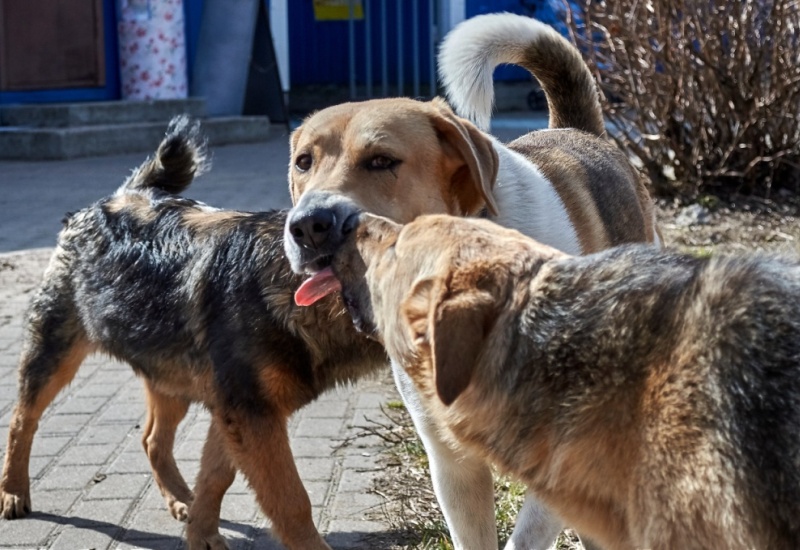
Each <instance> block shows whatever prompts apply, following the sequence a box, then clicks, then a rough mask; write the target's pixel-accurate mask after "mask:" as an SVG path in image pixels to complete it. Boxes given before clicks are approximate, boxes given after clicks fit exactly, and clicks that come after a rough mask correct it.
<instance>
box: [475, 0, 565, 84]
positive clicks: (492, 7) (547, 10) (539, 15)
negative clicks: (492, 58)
mask: <svg viewBox="0 0 800 550" xmlns="http://www.w3.org/2000/svg"><path fill="white" fill-rule="evenodd" d="M554 4H560V0H466V12H467V14H466V15H467V17H474V16H476V15H481V14H485V13H495V12H500V11H507V12H511V13H518V14H520V15H527V16H530V17H535V18H536V19H539V20H540V21H543V22H545V23H549V24H551V25H552V24H555V23H557V22H558V17H557V14H556V9H555V8H554V7H553V5H554ZM494 79H495V80H502V81H529V80H530V79H531V76H530V73H528V71H526V70H525V69H521V68H520V67H515V66H509V65H506V66H500V67H498V68H497V69H495V72H494Z"/></svg>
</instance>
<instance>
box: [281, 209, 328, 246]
mask: <svg viewBox="0 0 800 550" xmlns="http://www.w3.org/2000/svg"><path fill="white" fill-rule="evenodd" d="M335 230H336V214H334V212H333V210H331V209H329V208H316V209H314V210H311V211H310V212H305V213H304V214H303V215H301V216H298V217H296V218H295V219H293V220H290V221H289V232H290V233H291V235H292V238H293V239H294V241H295V242H296V243H297V244H298V245H300V246H302V247H305V248H312V249H317V248H319V247H320V246H322V245H323V244H325V243H326V242H327V240H328V238H329V237H330V234H331V232H332V231H335Z"/></svg>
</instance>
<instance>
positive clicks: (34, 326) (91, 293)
mask: <svg viewBox="0 0 800 550" xmlns="http://www.w3.org/2000/svg"><path fill="white" fill-rule="evenodd" d="M204 163H205V161H204V151H203V148H202V147H201V143H200V141H199V138H198V131H197V128H196V126H195V125H192V124H189V123H188V121H187V120H185V119H178V120H176V121H174V122H173V123H172V125H171V127H170V130H169V132H168V135H167V137H166V138H165V139H164V141H163V142H162V143H161V146H160V147H159V149H158V151H157V153H156V156H155V158H153V159H152V160H148V161H146V162H145V163H144V164H143V165H142V166H140V167H139V168H138V169H137V170H136V171H135V172H134V173H133V175H132V176H131V177H130V178H129V179H128V181H127V182H125V184H124V185H123V186H122V187H121V188H120V189H119V190H118V191H117V192H116V193H115V194H114V195H112V196H110V197H107V198H105V199H103V200H100V201H98V202H97V203H95V204H93V205H91V206H90V207H88V208H86V209H84V210H81V211H80V212H77V213H75V214H73V215H71V216H70V217H69V219H68V220H67V222H66V226H65V228H64V229H63V231H62V232H61V234H60V235H59V239H58V246H57V247H56V250H55V252H54V254H53V257H52V259H51V262H50V266H49V267H48V269H47V272H46V273H45V276H44V280H43V282H42V284H41V286H40V288H39V290H38V292H37V294H36V296H35V298H34V299H33V302H32V304H31V308H30V312H29V315H28V319H27V324H26V333H25V343H24V346H23V352H22V358H21V360H20V365H19V379H20V386H19V402H18V404H17V406H16V408H15V410H14V414H13V416H12V418H11V426H10V433H9V436H8V447H7V448H6V459H5V467H4V470H3V478H2V482H0V510H2V514H3V516H4V517H6V518H9V519H13V518H20V517H24V516H25V515H27V514H28V513H29V512H30V509H31V498H30V482H29V478H28V464H29V460H30V451H31V445H32V442H33V437H34V434H35V432H36V429H37V426H38V421H39V418H40V417H41V415H42V413H43V411H44V410H45V408H46V407H47V406H48V405H49V404H50V402H51V401H52V400H53V399H54V398H55V396H56V394H57V393H58V392H59V391H60V390H61V389H62V388H63V387H64V386H65V385H66V384H68V383H69V382H70V380H71V379H72V378H73V377H74V376H75V373H76V372H77V370H78V368H79V367H80V365H81V362H82V361H83V359H84V358H85V357H86V355H87V354H89V353H91V352H104V353H108V354H110V355H112V356H114V357H116V358H118V359H120V360H122V361H126V362H128V363H130V365H131V367H133V369H134V370H135V371H136V373H137V374H138V375H140V376H141V377H142V378H143V379H144V383H145V388H146V391H147V404H148V417H147V423H146V425H145V428H144V434H143V439H142V443H143V444H144V448H145V451H146V452H147V455H148V458H149V459H150V463H151V465H152V468H153V474H154V476H155V479H156V481H157V483H158V486H159V488H160V489H161V492H162V493H163V495H164V498H165V500H166V501H167V505H168V506H169V508H170V510H171V512H172V514H173V515H174V516H175V517H176V518H178V519H183V520H187V519H188V522H189V524H188V525H187V528H186V535H187V538H188V543H189V547H190V548H192V549H203V550H205V549H207V548H210V549H214V550H221V549H223V548H227V545H226V543H225V540H224V539H223V538H222V536H221V535H220V534H219V531H218V529H219V512H220V505H221V503H222V497H223V496H224V494H225V491H226V490H227V489H228V487H229V486H230V484H231V483H232V482H233V480H234V475H235V473H236V470H237V469H238V470H240V471H241V472H242V473H243V474H244V475H245V476H246V478H247V481H248V482H249V484H250V486H251V487H252V488H253V490H254V491H255V493H256V498H257V500H258V503H259V504H260V506H261V508H262V509H263V510H264V513H265V514H266V515H267V516H268V517H269V518H270V519H271V520H272V526H273V530H274V532H275V533H276V534H277V535H278V537H280V539H281V540H282V541H283V542H284V543H285V544H286V545H287V546H288V547H290V548H294V549H298V550H306V549H310V548H320V549H322V548H328V546H327V544H325V542H324V541H323V540H322V538H321V537H320V535H319V533H318V532H317V530H316V528H315V527H314V523H313V521H312V516H311V503H310V501H309V498H308V495H307V493H306V491H305V489H304V488H303V485H302V483H301V481H300V477H299V475H298V473H297V469H296V467H295V464H294V460H293V458H292V453H291V449H290V447H289V438H288V434H287V426H286V423H287V419H288V417H289V416H290V415H291V414H292V413H293V412H294V411H296V410H297V409H299V408H300V407H302V406H303V405H305V404H306V403H308V402H310V401H312V400H313V399H315V398H316V397H317V396H318V395H319V394H320V393H321V392H323V391H324V390H326V389H328V388H331V387H333V386H334V385H335V384H337V383H341V382H345V381H350V380H354V379H355V378H357V377H359V376H361V375H364V374H366V373H368V372H371V371H374V370H375V369H376V367H378V366H380V365H385V364H386V362H387V360H386V355H385V352H384V351H383V349H382V348H381V346H379V345H378V344H376V343H374V342H371V341H369V340H367V339H366V338H364V337H363V336H361V335H359V334H358V333H356V331H355V330H354V329H353V327H352V323H351V321H350V319H349V318H348V316H347V315H346V313H345V312H344V309H343V307H342V304H341V301H340V300H338V299H332V300H325V301H323V302H320V303H319V306H318V307H314V308H311V309H304V308H298V307H297V306H295V305H294V301H293V298H292V297H293V294H294V292H295V289H296V288H297V286H298V284H299V282H300V281H299V279H298V277H297V276H296V275H294V274H293V273H292V272H291V269H290V267H289V264H288V262H287V261H286V259H285V256H284V254H283V242H282V234H283V225H284V223H285V220H286V214H285V212H264V213H247V212H233V211H227V210H218V209H215V208H210V207H208V206H206V205H203V204H201V203H197V202H195V201H190V200H187V199H183V198H181V197H177V196H175V195H174V194H173V193H178V192H180V191H182V190H183V189H185V188H186V187H187V186H188V185H189V184H190V183H191V181H192V179H193V177H194V176H195V174H196V173H197V172H199V171H201V170H202V169H203V167H204ZM190 402H200V403H203V404H204V405H206V406H207V407H208V408H209V409H210V411H211V417H212V420H211V427H210V428H209V433H208V438H207V440H206V443H205V446H204V448H203V456H202V461H201V466H200V472H199V474H198V478H197V486H196V488H195V493H194V496H193V495H192V492H191V491H190V490H189V488H188V486H187V485H186V482H185V481H184V479H183V477H182V476H181V474H180V472H179V471H178V468H177V466H176V464H175V460H174V458H173V454H172V446H173V441H174V435H175V430H176V428H177V426H178V424H179V423H180V421H181V420H182V419H183V417H184V416H185V415H186V412H187V409H188V407H189V404H190Z"/></svg>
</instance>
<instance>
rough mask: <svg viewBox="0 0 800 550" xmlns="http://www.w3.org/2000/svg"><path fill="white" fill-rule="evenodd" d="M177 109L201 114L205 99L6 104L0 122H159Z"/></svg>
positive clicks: (44, 124)
mask: <svg viewBox="0 0 800 550" xmlns="http://www.w3.org/2000/svg"><path fill="white" fill-rule="evenodd" d="M181 113H186V114H189V115H191V116H193V117H197V118H200V117H203V116H205V113H206V107H205V101H204V100H203V99H201V98H189V99H166V100H157V101H98V102H86V103H52V104H35V105H7V106H2V107H0V126H25V127H32V128H69V127H71V126H95V125H97V126H101V125H110V124H134V123H142V122H162V121H165V120H169V119H170V118H172V117H173V116H175V115H179V114H181Z"/></svg>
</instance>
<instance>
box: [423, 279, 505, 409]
mask: <svg viewBox="0 0 800 550" xmlns="http://www.w3.org/2000/svg"><path fill="white" fill-rule="evenodd" d="M495 319H496V306H495V303H494V299H493V297H492V295H491V294H489V293H488V292H485V291H479V290H470V291H468V292H463V293H460V294H457V295H455V296H452V297H449V298H447V299H445V300H443V301H442V302H441V303H440V304H439V305H438V307H437V308H436V312H435V314H434V318H433V329H432V331H431V335H430V338H431V340H432V346H431V347H432V348H433V357H432V361H433V365H434V369H435V372H436V374H435V376H436V392H437V393H438V394H439V398H440V399H441V400H442V403H444V404H445V405H450V404H451V403H452V402H453V401H455V400H456V398H457V397H458V396H459V395H461V392H463V391H464V390H465V389H467V386H469V383H470V381H471V380H472V373H473V371H474V370H475V364H476V362H477V360H478V355H480V353H481V351H482V350H483V346H484V344H485V341H486V336H487V335H488V334H489V331H490V330H491V328H492V326H493V325H494V321H495Z"/></svg>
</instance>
